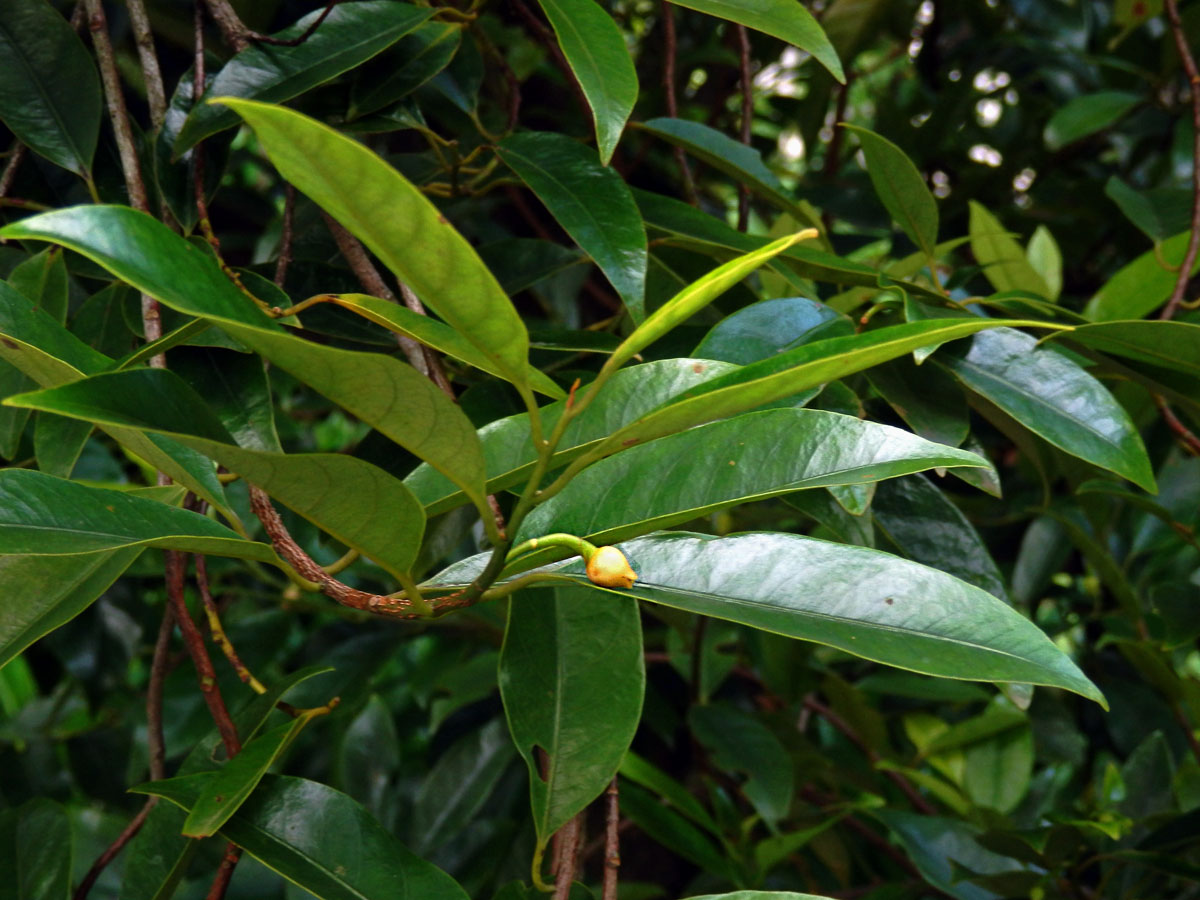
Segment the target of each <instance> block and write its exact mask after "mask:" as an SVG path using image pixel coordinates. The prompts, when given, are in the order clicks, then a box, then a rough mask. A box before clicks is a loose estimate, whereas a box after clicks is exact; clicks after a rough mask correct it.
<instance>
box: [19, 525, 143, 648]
mask: <svg viewBox="0 0 1200 900" xmlns="http://www.w3.org/2000/svg"><path fill="white" fill-rule="evenodd" d="M139 553H141V550H140V549H139V548H137V547H130V548H126V549H123V550H112V551H107V552H104V553H88V554H84V555H80V556H0V592H2V594H3V596H6V597H16V596H19V597H22V598H23V599H22V602H20V603H4V604H0V667H3V666H5V665H7V664H8V663H10V662H12V660H13V659H15V658H16V657H17V656H18V655H20V653H21V652H22V651H24V650H25V648H26V647H28V646H29V645H30V644H32V643H33V642H34V641H36V640H38V639H40V638H42V637H44V636H45V635H47V634H49V633H50V632H51V631H54V630H55V629H56V628H58V627H59V626H60V625H65V624H66V623H67V622H69V621H70V620H71V619H73V618H75V616H77V615H79V614H80V613H81V612H83V611H84V610H85V609H87V608H88V607H89V606H91V604H92V601H94V600H95V599H96V598H97V597H99V596H100V595H101V594H103V593H104V592H105V591H106V590H108V588H109V586H110V585H111V584H112V583H113V582H114V581H116V580H117V578H119V577H120V576H121V573H122V572H124V571H125V570H126V569H127V568H128V567H129V565H130V563H132V562H133V561H134V559H136V558H137V556H138V554H139Z"/></svg>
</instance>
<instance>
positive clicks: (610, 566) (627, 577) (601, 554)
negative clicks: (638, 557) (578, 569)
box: [587, 547, 638, 588]
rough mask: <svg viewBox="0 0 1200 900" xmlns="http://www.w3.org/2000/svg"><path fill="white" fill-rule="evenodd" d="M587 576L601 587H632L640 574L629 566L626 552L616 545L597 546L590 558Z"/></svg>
mask: <svg viewBox="0 0 1200 900" xmlns="http://www.w3.org/2000/svg"><path fill="white" fill-rule="evenodd" d="M587 577H588V580H589V581H591V582H592V584H598V585H600V587H608V588H631V587H633V583H634V582H635V581H637V577H638V576H637V572H635V571H633V569H631V568H630V567H629V560H627V559H626V558H625V554H624V553H622V552H621V551H620V550H618V549H617V548H616V547H597V548H596V552H595V553H593V554H592V558H591V559H589V560H588V563H587Z"/></svg>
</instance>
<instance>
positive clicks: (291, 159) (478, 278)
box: [223, 0, 607, 385]
mask: <svg viewBox="0 0 1200 900" xmlns="http://www.w3.org/2000/svg"><path fill="white" fill-rule="evenodd" d="M580 2H584V0H580ZM586 2H589V3H591V2H592V0H586ZM597 9H598V8H597ZM606 18H607V17H606ZM223 102H224V103H226V105H228V106H231V107H233V109H234V110H235V111H237V113H238V114H239V115H241V116H242V118H244V119H245V120H246V121H247V122H248V123H249V124H250V126H251V127H252V128H253V129H254V132H255V134H257V135H258V139H259V140H260V141H261V142H262V144H263V147H264V149H265V150H266V152H267V156H268V157H270V159H271V162H273V163H274V164H275V167H276V168H277V169H278V170H279V173H280V174H281V175H282V176H283V177H284V178H286V179H287V180H288V181H290V182H291V183H292V184H294V185H295V186H296V187H297V188H298V189H299V190H301V191H303V192H304V193H306V194H308V195H309V196H310V197H312V199H313V200H314V201H315V202H316V203H317V204H318V205H319V206H321V207H322V208H323V209H324V210H325V211H326V212H328V213H329V214H330V215H331V216H333V217H334V218H335V219H337V220H338V221H339V222H341V223H342V225H344V226H345V227H346V228H347V229H348V230H349V231H350V232H351V233H352V234H354V235H355V236H356V237H357V238H359V239H360V240H361V241H362V242H363V243H364V244H366V245H367V247H368V248H370V249H371V251H372V252H373V253H374V254H375V255H376V256H378V257H379V259H380V260H381V261H382V262H383V264H384V265H386V266H387V267H388V268H389V269H391V270H392V271H393V272H394V273H395V274H396V276H397V277H398V278H400V279H401V280H402V281H404V282H405V283H406V284H408V285H409V286H410V287H411V288H412V289H413V290H414V291H415V292H416V294H417V296H418V297H420V298H421V299H422V300H423V301H424V302H425V304H426V305H427V306H428V307H430V309H432V310H434V312H436V313H437V314H438V315H439V316H441V317H442V318H443V319H445V320H446V323H447V324H449V325H450V326H451V327H452V328H454V329H455V330H456V331H458V332H459V333H460V334H462V335H463V336H464V337H466V338H467V339H468V340H469V341H471V343H473V344H474V345H475V346H476V347H477V348H478V349H479V350H480V351H481V352H482V353H483V354H484V355H485V356H487V357H489V358H490V359H491V360H492V361H493V362H494V363H495V364H496V365H497V366H499V367H500V369H501V371H503V372H504V373H505V374H506V377H507V378H508V379H509V380H510V381H512V382H513V383H514V384H516V385H524V384H525V383H526V372H527V371H528V360H527V358H526V357H527V356H528V350H529V338H528V335H527V334H526V332H525V325H524V323H523V322H522V321H521V318H520V316H518V315H517V311H516V309H514V308H513V305H512V303H511V302H509V299H508V297H506V296H505V294H504V292H503V291H502V290H501V289H500V285H499V284H497V283H496V279H495V278H494V277H493V276H492V273H491V272H489V271H488V270H487V268H486V267H485V266H484V265H483V262H482V261H481V260H480V259H479V256H478V254H476V252H475V250H474V249H473V248H472V247H471V245H470V244H469V243H467V241H466V239H464V238H463V236H462V235H461V234H459V233H458V232H457V231H456V230H455V229H454V226H452V225H451V224H450V223H449V222H448V221H447V220H446V217H445V216H443V215H442V214H441V213H440V212H439V211H438V209H437V207H435V206H434V205H433V204H432V203H430V202H429V201H428V200H427V199H426V198H425V196H424V195H423V194H422V193H421V192H420V191H419V190H418V189H417V188H416V187H415V186H414V185H413V184H412V183H411V182H409V181H408V179H406V178H405V177H404V176H403V175H401V174H400V173H399V172H397V171H396V170H395V169H393V168H392V167H391V166H390V165H388V164H387V163H386V162H384V161H383V160H382V159H381V158H380V157H379V156H377V155H376V154H374V153H372V152H371V151H370V150H368V149H367V148H366V147H364V146H363V145H362V144H359V143H357V142H356V141H353V140H351V139H350V138H347V137H345V136H343V135H341V134H339V133H338V132H336V131H334V130H333V129H332V128H329V127H327V126H325V125H322V124H321V123H319V122H317V121H315V120H313V119H310V118H308V117H307V116H302V115H300V114H299V113H296V112H292V111H291V110H288V109H283V108H282V107H277V106H270V105H267V104H265V103H254V102H250V101H246V100H236V101H235V100H227V101H223Z"/></svg>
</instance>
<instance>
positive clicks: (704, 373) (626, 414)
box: [404, 359, 735, 516]
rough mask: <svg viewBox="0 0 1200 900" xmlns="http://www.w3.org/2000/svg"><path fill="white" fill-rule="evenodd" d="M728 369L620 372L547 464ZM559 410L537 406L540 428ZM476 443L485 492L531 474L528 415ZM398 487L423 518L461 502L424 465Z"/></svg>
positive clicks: (687, 362) (653, 366)
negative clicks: (481, 459)
mask: <svg viewBox="0 0 1200 900" xmlns="http://www.w3.org/2000/svg"><path fill="white" fill-rule="evenodd" d="M734 370H735V367H734V366H731V365H729V364H727V363H720V362H712V361H709V360H702V359H666V360H659V361H657V362H652V363H645V364H643V365H640V366H631V367H629V368H628V369H622V370H621V371H619V372H617V373H616V374H615V375H613V377H612V378H611V379H610V380H609V382H608V384H606V385H605V386H604V390H603V391H602V392H601V393H600V394H599V395H598V396H597V398H596V401H595V402H594V403H592V404H591V405H590V406H588V407H587V409H586V410H584V412H583V413H582V414H580V415H579V416H578V417H577V418H575V419H574V420H572V422H571V424H570V425H568V426H567V428H566V430H565V432H564V433H563V436H562V440H560V441H559V444H558V450H557V451H556V452H555V454H554V457H553V459H552V460H551V466H554V467H557V466H561V465H565V464H566V463H568V462H570V461H571V460H573V459H575V458H576V457H578V456H580V455H581V454H582V453H583V452H584V451H586V450H588V449H591V448H593V447H595V446H596V445H597V444H598V443H599V442H600V441H601V440H602V439H604V438H605V437H607V436H608V435H609V433H610V432H611V431H612V430H613V429H614V428H619V427H620V426H622V425H626V424H628V423H629V422H632V421H634V420H635V419H637V418H639V417H640V416H643V415H645V414H646V413H647V412H649V411H650V410H652V409H654V408H655V407H657V406H659V405H660V404H662V403H665V402H667V401H668V400H670V399H671V398H672V397H675V396H677V395H678V394H681V393H682V392H683V391H685V390H687V389H688V388H690V387H692V386H693V385H696V384H699V383H701V382H703V381H705V380H707V379H709V378H714V377H716V376H718V375H721V374H723V373H726V372H730V371H734ZM562 411H563V403H562V402H559V403H552V404H550V405H549V406H543V407H542V408H541V410H540V412H541V416H542V423H543V426H542V427H543V428H545V429H553V428H554V426H555V424H556V423H557V422H558V419H559V417H560V416H562ZM479 440H480V442H481V443H482V445H483V453H484V457H485V459H486V460H487V471H488V482H487V490H488V492H489V493H495V492H496V491H499V490H503V489H504V488H506V487H510V486H512V485H514V484H519V483H520V482H521V481H522V480H524V479H525V478H526V477H527V476H528V474H529V473H530V472H531V471H532V470H533V466H534V463H535V462H536V461H537V455H536V453H535V452H534V449H533V442H532V440H531V438H530V429H529V414H528V413H521V414H519V415H515V416H508V417H507V418H504V419H499V420H497V421H495V422H492V423H491V424H489V425H486V426H485V427H483V428H481V429H480V430H479ZM404 483H405V484H407V485H408V487H409V488H410V489H411V490H412V492H413V493H414V494H416V495H417V498H418V499H419V500H420V501H421V502H422V503H423V504H425V512H426V515H429V516H433V515H436V514H437V513H440V512H445V511H446V510H448V509H452V508H453V507H455V506H458V505H460V504H461V503H463V502H464V498H463V495H462V494H461V493H460V492H459V491H458V490H457V489H456V488H455V486H454V485H453V484H452V483H451V482H450V481H449V479H447V478H446V477H445V476H443V475H442V474H441V473H439V472H438V471H437V470H436V469H434V468H433V467H432V466H429V465H421V466H418V467H417V468H416V469H415V470H414V471H413V473H412V474H411V475H409V476H408V477H407V478H405V479H404Z"/></svg>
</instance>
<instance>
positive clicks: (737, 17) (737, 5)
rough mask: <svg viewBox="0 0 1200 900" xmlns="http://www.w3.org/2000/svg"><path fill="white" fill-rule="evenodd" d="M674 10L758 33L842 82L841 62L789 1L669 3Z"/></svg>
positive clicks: (822, 34) (808, 19) (814, 24)
mask: <svg viewBox="0 0 1200 900" xmlns="http://www.w3.org/2000/svg"><path fill="white" fill-rule="evenodd" d="M671 2H673V3H674V4H675V5H676V6H686V7H688V8H689V9H695V10H699V11H700V12H702V13H708V14H709V15H710V16H718V17H719V18H722V19H728V20H729V21H731V22H737V23H738V24H740V25H745V26H746V27H747V28H753V29H755V30H756V31H762V32H764V33H766V34H769V35H771V36H772V37H777V38H779V39H780V40H781V41H786V42H787V43H789V44H791V45H793V46H795V47H799V48H800V49H801V50H806V51H808V52H809V53H811V54H812V56H813V58H814V59H815V60H817V62H819V63H820V64H821V65H823V66H824V67H825V68H826V69H828V70H829V74H830V75H832V76H833V77H834V78H836V79H837V80H838V81H840V82H843V83H844V82H845V81H846V76H845V74H844V73H843V72H842V62H841V60H839V59H838V55H837V51H836V50H834V49H833V44H831V43H830V42H829V38H828V37H826V35H825V32H824V31H822V30H821V26H820V25H818V24H817V20H816V19H814V18H813V17H812V14H811V13H810V12H809V11H808V10H807V9H805V8H804V7H803V6H801V5H800V4H799V3H792V2H789V0H671Z"/></svg>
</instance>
